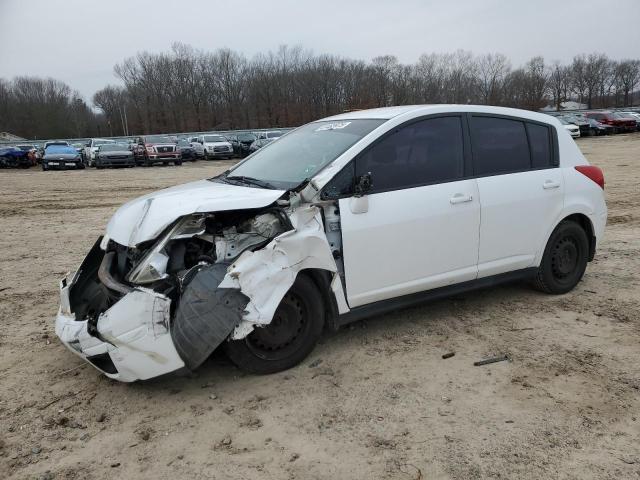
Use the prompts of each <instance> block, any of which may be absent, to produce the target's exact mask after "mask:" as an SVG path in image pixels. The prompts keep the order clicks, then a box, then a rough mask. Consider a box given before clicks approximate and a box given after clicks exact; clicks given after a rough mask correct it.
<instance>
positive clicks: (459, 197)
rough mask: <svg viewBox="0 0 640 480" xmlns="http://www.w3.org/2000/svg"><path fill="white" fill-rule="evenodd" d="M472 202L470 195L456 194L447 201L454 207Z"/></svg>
mask: <svg viewBox="0 0 640 480" xmlns="http://www.w3.org/2000/svg"><path fill="white" fill-rule="evenodd" d="M472 200H473V197H472V196H471V195H465V194H463V193H456V194H455V195H454V196H453V197H451V198H450V199H449V201H450V202H451V205H455V204H456V203H465V202H470V201H472Z"/></svg>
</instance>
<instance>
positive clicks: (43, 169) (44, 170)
mask: <svg viewBox="0 0 640 480" xmlns="http://www.w3.org/2000/svg"><path fill="white" fill-rule="evenodd" d="M47 170H48V169H47V166H46V165H45V164H44V163H43V164H42V171H43V172H46V171H47Z"/></svg>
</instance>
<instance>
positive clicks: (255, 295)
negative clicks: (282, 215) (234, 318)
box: [220, 204, 337, 338]
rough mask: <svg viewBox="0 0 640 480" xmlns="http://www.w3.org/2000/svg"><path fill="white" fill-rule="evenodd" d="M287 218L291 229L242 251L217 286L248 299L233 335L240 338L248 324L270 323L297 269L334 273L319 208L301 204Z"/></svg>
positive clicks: (250, 326)
mask: <svg viewBox="0 0 640 480" xmlns="http://www.w3.org/2000/svg"><path fill="white" fill-rule="evenodd" d="M289 218H290V220H291V223H292V225H293V230H289V231H287V232H284V233H282V234H280V235H279V236H277V237H276V238H274V239H273V240H272V241H271V242H270V243H269V244H267V245H266V246H265V247H264V248H263V249H261V250H256V251H246V252H244V253H243V254H242V255H240V257H238V259H237V260H236V261H235V262H233V264H232V265H231V266H230V267H229V269H228V271H227V274H226V276H225V277H224V280H223V281H222V283H221V284H220V288H236V289H239V290H240V291H242V293H244V294H245V295H246V296H247V297H248V298H249V300H250V301H249V303H248V304H247V306H246V312H245V314H244V316H243V320H244V322H243V324H242V325H241V326H239V328H238V329H236V330H235V331H234V334H233V338H243V337H244V336H246V335H247V334H248V333H249V332H251V330H252V325H266V324H268V323H270V322H271V319H272V318H273V315H274V313H275V311H276V309H277V308H278V305H279V304H280V301H281V300H282V298H283V297H284V295H285V294H286V293H287V291H288V290H289V288H291V286H292V285H293V283H294V281H295V279H296V276H297V274H298V272H299V271H301V270H304V269H311V268H317V269H322V270H328V271H330V272H333V273H334V274H335V273H336V272H337V268H336V262H335V260H334V259H333V256H332V255H331V249H330V247H329V244H328V242H327V237H326V235H325V232H324V226H323V223H322V216H321V212H320V209H319V208H318V207H316V206H313V205H308V204H307V205H302V206H300V207H298V208H296V209H295V210H293V211H292V212H291V213H290V215H289Z"/></svg>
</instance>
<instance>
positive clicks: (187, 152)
mask: <svg viewBox="0 0 640 480" xmlns="http://www.w3.org/2000/svg"><path fill="white" fill-rule="evenodd" d="M177 145H178V151H179V152H180V155H182V160H189V161H191V162H193V161H195V160H196V149H195V148H193V147H192V146H191V143H190V142H189V140H187V139H186V138H179V139H178V143H177Z"/></svg>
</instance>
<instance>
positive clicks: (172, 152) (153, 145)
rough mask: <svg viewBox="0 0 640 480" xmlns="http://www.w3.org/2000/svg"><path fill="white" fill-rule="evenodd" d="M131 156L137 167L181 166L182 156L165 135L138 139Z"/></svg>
mask: <svg viewBox="0 0 640 480" xmlns="http://www.w3.org/2000/svg"><path fill="white" fill-rule="evenodd" d="M136 143H137V145H136V146H135V147H134V150H133V154H134V155H135V158H136V164H137V165H144V166H145V167H150V166H151V165H153V164H154V163H163V164H165V165H167V164H168V163H170V162H173V164H174V165H182V154H181V153H180V150H179V149H178V147H177V145H176V143H175V142H174V141H173V139H171V138H170V137H168V136H167V135H145V136H142V137H138V139H137V142H136Z"/></svg>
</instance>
